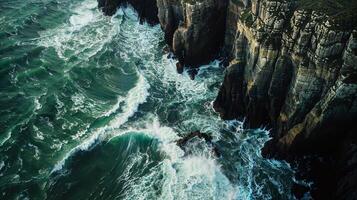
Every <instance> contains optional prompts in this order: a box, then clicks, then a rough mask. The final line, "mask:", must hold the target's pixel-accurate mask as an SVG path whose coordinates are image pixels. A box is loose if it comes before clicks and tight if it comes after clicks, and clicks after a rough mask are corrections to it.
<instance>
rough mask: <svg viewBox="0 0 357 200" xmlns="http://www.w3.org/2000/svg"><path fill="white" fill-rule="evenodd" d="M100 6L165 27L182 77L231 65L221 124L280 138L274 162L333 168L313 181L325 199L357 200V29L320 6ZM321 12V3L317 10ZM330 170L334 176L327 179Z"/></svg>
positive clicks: (173, 2)
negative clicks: (218, 60) (216, 64)
mask: <svg viewBox="0 0 357 200" xmlns="http://www.w3.org/2000/svg"><path fill="white" fill-rule="evenodd" d="M98 2H99V7H101V8H102V10H103V11H104V12H105V13H106V14H108V15H111V14H114V12H115V10H116V8H117V7H118V6H119V5H122V4H123V3H130V4H131V5H133V7H134V8H135V9H136V10H137V11H138V13H139V16H140V18H141V19H142V20H146V21H148V22H149V23H152V24H155V23H160V25H161V27H162V30H163V31H164V33H165V40H166V42H167V44H168V45H169V46H170V48H171V50H172V51H173V53H174V54H175V56H176V57H177V58H178V60H179V62H178V63H177V69H178V71H179V72H182V71H183V67H184V66H185V65H189V66H193V67H194V66H198V65H199V64H203V63H206V62H208V61H209V60H210V59H212V58H214V56H215V55H217V54H218V53H219V52H223V53H224V54H225V55H226V56H227V58H228V60H229V61H230V64H229V66H228V67H227V68H226V72H225V73H226V74H225V78H224V81H223V84H222V86H221V88H220V91H219V94H218V96H217V98H216V100H215V101H214V108H215V110H216V111H218V112H219V113H220V114H221V117H222V118H223V119H235V118H246V119H247V124H248V126H250V127H253V128H254V127H260V126H262V125H267V126H268V127H270V128H272V131H271V134H272V138H273V140H272V141H270V142H268V143H267V145H266V146H265V148H264V149H263V153H264V154H265V155H266V156H275V157H279V158H284V159H288V160H294V161H296V160H298V161H299V159H300V158H301V157H302V155H303V156H305V155H317V156H318V159H316V157H314V159H310V161H311V162H312V163H314V162H315V161H316V160H324V161H323V162H317V163H318V164H312V165H313V166H318V167H313V166H312V167H311V168H312V169H311V170H312V171H313V172H311V173H310V174H309V175H308V177H311V178H312V179H313V180H314V181H316V185H317V187H320V189H321V190H322V191H323V190H324V189H325V190H326V191H329V192H330V193H328V192H325V194H324V195H325V196H318V195H317V196H315V197H318V198H321V199H324V198H325V197H327V198H331V197H332V196H331V195H333V197H335V198H337V199H351V198H350V197H352V198H353V197H355V196H356V193H355V191H354V188H357V185H356V183H357V181H355V180H356V174H357V170H356V164H357V162H356V155H357V154H356V152H357V151H356V148H355V147H356V145H357V143H356V134H354V132H355V130H356V128H357V124H355V122H356V121H357V98H356V95H357V30H356V26H355V24H356V23H355V20H356V19H351V20H347V23H341V21H339V20H337V19H336V18H333V17H331V16H329V15H328V14H329V13H324V12H321V10H320V11H316V10H314V8H310V7H311V6H310V7H308V9H306V8H301V7H300V6H299V4H298V2H303V1H299V0H98ZM139 2H140V3H139ZM316 2H321V0H319V1H311V2H309V3H310V4H313V3H316ZM322 2H323V1H322ZM346 2H347V1H346ZM330 3H332V1H331V2H330ZM337 4H338V6H341V5H340V4H339V3H337ZM317 5H319V4H317ZM320 5H321V4H320ZM354 5H355V4H354ZM356 9H357V8H350V10H352V12H355V10H356ZM222 46H223V49H221V47H222ZM220 50H222V51H220ZM180 143H183V142H178V145H180ZM326 160H328V161H326ZM325 161H326V162H325ZM321 166H323V168H326V169H329V170H326V171H325V172H324V173H323V171H324V170H320V169H321ZM314 170H315V171H314ZM319 170H320V171H321V172H319ZM326 177H328V178H329V179H330V180H331V181H326V180H325V179H326ZM326 182H328V184H327V185H326ZM325 199H326V198H325Z"/></svg>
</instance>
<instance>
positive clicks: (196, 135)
mask: <svg viewBox="0 0 357 200" xmlns="http://www.w3.org/2000/svg"><path fill="white" fill-rule="evenodd" d="M194 138H198V139H201V140H204V141H205V142H206V143H207V144H208V145H210V146H211V148H212V152H213V154H214V155H215V156H217V157H219V156H220V155H221V153H220V152H219V150H218V148H217V147H216V145H215V144H214V143H213V142H212V139H213V138H212V136H210V135H208V134H207V133H201V132H199V131H194V132H191V133H189V134H187V135H185V136H184V137H182V138H181V139H179V140H177V141H176V144H177V146H179V147H180V148H181V149H183V150H186V151H187V149H186V146H187V144H188V143H189V142H190V141H191V140H192V139H194Z"/></svg>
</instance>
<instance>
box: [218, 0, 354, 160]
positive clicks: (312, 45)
mask: <svg viewBox="0 0 357 200" xmlns="http://www.w3.org/2000/svg"><path fill="white" fill-rule="evenodd" d="M228 8H229V11H228V17H227V19H228V20H227V31H226V36H225V48H226V51H227V52H229V53H230V57H231V59H232V61H231V64H230V66H229V67H228V69H227V72H226V77H225V80H224V83H223V85H222V88H221V90H220V92H219V95H218V97H217V99H216V101H215V103H214V107H215V109H216V110H217V111H219V112H220V113H221V115H222V117H223V118H225V119H232V118H237V117H247V118H248V121H249V124H250V125H251V126H252V127H257V126H260V125H262V124H270V125H271V126H272V127H273V132H274V133H275V135H274V137H275V138H276V139H277V147H278V148H279V150H281V152H283V153H289V151H290V150H292V149H293V150H294V151H296V152H297V151H299V152H300V151H301V152H302V151H309V152H311V151H313V150H316V151H323V150H325V149H324V148H327V150H328V148H330V147H331V145H332V146H334V145H335V143H336V140H334V139H333V138H339V139H341V138H343V137H345V136H346V135H347V134H344V133H346V132H347V131H349V130H352V128H353V127H355V125H354V123H353V122H355V121H356V119H357V99H356V94H357V84H356V83H357V65H356V63H357V54H356V53H357V32H356V31H353V30H352V29H341V28H339V27H336V26H333V25H332V24H333V22H331V21H329V18H328V17H327V16H324V15H322V14H318V13H316V12H312V13H309V12H306V11H302V10H298V9H297V10H296V7H295V5H294V4H293V3H291V2H286V1H273V0H265V1H258V0H252V1H231V2H230V4H229V6H228ZM322 138H325V139H322ZM322 147H324V148H322Z"/></svg>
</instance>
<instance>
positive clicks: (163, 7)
mask: <svg viewBox="0 0 357 200" xmlns="http://www.w3.org/2000/svg"><path fill="white" fill-rule="evenodd" d="M157 5H158V9H159V19H160V24H161V26H162V28H163V30H164V32H165V34H166V41H167V43H168V44H170V46H171V47H172V50H173V52H174V53H175V55H176V56H177V57H178V60H179V62H180V63H181V64H187V65H191V66H195V65H199V64H202V63H205V62H207V61H209V60H210V59H212V58H213V56H215V55H216V54H217V52H218V51H219V49H220V47H221V45H222V44H223V38H224V32H225V18H226V7H227V2H226V1H225V0H204V1H203V0H201V1H190V0H183V1H181V0H157Z"/></svg>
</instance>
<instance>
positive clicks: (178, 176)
mask: <svg viewBox="0 0 357 200" xmlns="http://www.w3.org/2000/svg"><path fill="white" fill-rule="evenodd" d="M132 133H142V134H146V135H148V136H150V137H153V138H156V139H157V140H158V141H159V142H160V143H159V144H160V145H159V149H160V151H161V152H162V153H164V154H165V155H166V158H165V159H164V160H163V161H162V162H161V163H160V164H159V165H158V166H156V167H155V169H154V170H150V173H149V174H146V175H145V176H143V177H139V180H136V181H133V180H131V181H128V182H127V185H128V184H129V185H130V187H128V188H127V189H126V190H125V192H124V194H125V197H126V198H128V199H147V198H149V197H152V196H150V195H153V194H152V193H151V192H150V191H151V189H150V188H151V187H152V184H154V183H155V182H156V181H157V180H160V176H163V180H162V188H161V190H162V192H161V194H160V196H156V197H155V198H157V199H165V200H166V199H190V200H191V199H233V196H234V194H235V192H236V191H235V188H234V187H233V186H232V185H231V183H230V182H229V180H228V179H227V177H226V176H225V175H224V174H223V173H222V172H221V169H220V166H219V165H218V163H217V162H216V160H215V159H214V157H211V156H208V157H207V156H206V155H205V154H201V155H192V156H188V157H186V156H184V152H183V150H182V149H180V148H179V147H178V146H177V145H176V140H177V139H178V138H179V137H178V134H177V133H176V132H175V131H174V130H173V129H172V128H169V127H165V126H161V125H160V123H159V121H158V119H157V118H154V119H153V120H147V121H146V126H145V127H144V128H135V127H134V128H129V129H128V130H124V131H119V130H118V131H117V132H113V135H112V138H114V137H118V136H122V135H124V134H132ZM134 161H135V162H140V157H137V159H135V160H133V161H130V162H129V163H128V167H127V168H130V166H131V165H130V163H132V162H134ZM128 171H129V170H128ZM124 174H125V172H124ZM122 176H125V175H122ZM127 176H128V177H127V179H130V176H129V174H127ZM125 180H126V179H125ZM156 195H157V194H156Z"/></svg>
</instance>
